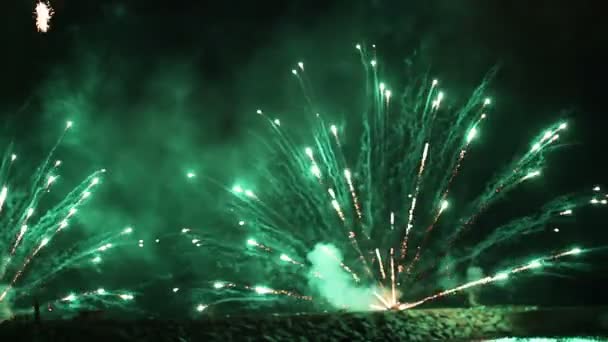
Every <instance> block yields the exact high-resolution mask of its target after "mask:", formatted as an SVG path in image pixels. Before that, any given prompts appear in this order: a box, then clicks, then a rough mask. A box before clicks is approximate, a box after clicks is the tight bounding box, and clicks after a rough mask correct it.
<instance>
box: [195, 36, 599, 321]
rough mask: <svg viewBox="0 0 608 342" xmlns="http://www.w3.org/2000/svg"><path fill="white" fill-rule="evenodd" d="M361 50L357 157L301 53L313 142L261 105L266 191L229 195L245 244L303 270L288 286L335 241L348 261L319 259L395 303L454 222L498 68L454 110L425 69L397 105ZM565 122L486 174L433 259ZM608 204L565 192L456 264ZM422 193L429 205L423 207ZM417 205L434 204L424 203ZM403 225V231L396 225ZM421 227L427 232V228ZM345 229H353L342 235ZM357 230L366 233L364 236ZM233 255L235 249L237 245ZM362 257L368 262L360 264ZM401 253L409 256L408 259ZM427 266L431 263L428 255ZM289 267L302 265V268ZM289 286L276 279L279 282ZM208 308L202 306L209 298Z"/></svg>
mask: <svg viewBox="0 0 608 342" xmlns="http://www.w3.org/2000/svg"><path fill="white" fill-rule="evenodd" d="M356 49H357V50H358V51H359V56H360V58H361V61H362V64H363V69H364V71H365V76H366V87H367V90H368V92H367V94H366V95H367V96H368V97H366V99H367V100H368V101H369V104H367V105H366V107H365V110H364V111H363V121H362V122H361V127H360V128H362V133H361V136H360V138H361V139H360V141H358V142H359V143H360V144H359V145H358V146H356V147H357V152H359V158H358V159H357V160H355V161H353V160H349V159H348V158H347V157H346V156H350V155H351V154H350V153H347V152H350V151H351V150H350V149H351V148H352V146H350V145H349V144H350V143H351V142H349V141H347V140H342V141H341V139H340V136H339V134H338V128H337V126H335V125H333V124H326V121H325V116H324V115H323V116H322V115H321V114H319V112H317V108H316V107H315V103H314V101H313V100H314V97H313V91H312V87H311V86H310V85H309V82H308V80H307V78H306V75H305V72H304V64H303V63H302V62H300V63H298V67H297V68H295V69H293V70H292V73H293V74H294V75H295V76H296V77H297V81H298V83H299V85H300V88H301V89H302V92H303V94H304V99H305V101H306V104H307V106H308V107H307V110H310V113H311V114H312V120H313V125H312V128H313V130H312V145H309V146H310V147H306V144H302V143H301V142H299V141H297V139H296V138H294V137H293V136H292V135H291V134H289V133H288V129H289V128H292V127H290V125H284V124H283V123H282V122H281V121H280V120H279V119H277V118H274V119H273V118H270V117H268V116H267V115H266V114H265V113H264V112H262V111H261V110H258V114H259V115H261V116H262V117H263V118H264V119H265V120H266V121H268V123H269V124H270V128H271V130H272V133H273V135H272V137H271V139H270V140H264V142H263V143H264V145H265V146H266V147H267V148H268V151H266V152H269V153H270V156H271V157H270V160H269V161H268V166H267V168H265V169H262V175H263V176H265V177H263V180H262V181H266V182H267V183H266V184H261V185H257V186H256V187H257V189H259V194H258V193H257V192H256V193H254V192H253V190H250V189H248V188H247V187H245V186H240V185H237V186H236V187H234V188H233V190H232V193H233V194H234V195H236V197H237V198H238V201H237V204H236V205H235V206H234V209H235V211H236V212H237V215H238V220H239V222H242V223H243V224H242V225H241V223H239V225H240V226H242V227H243V228H245V229H246V232H247V238H248V240H247V245H249V246H250V247H255V248H252V253H251V254H248V253H244V254H247V255H249V256H256V257H259V259H260V261H262V262H267V263H268V265H270V266H271V267H273V271H275V268H276V267H291V269H287V268H286V269H285V271H284V272H285V274H289V276H290V277H296V279H295V280H292V281H291V282H290V284H293V285H292V286H294V287H295V288H297V289H298V292H300V293H306V291H310V290H311V289H310V288H307V289H306V290H301V288H300V286H299V285H301V284H306V282H301V281H300V280H301V279H300V278H298V277H300V276H302V273H304V272H301V271H306V270H307V269H311V268H312V267H313V265H311V264H310V263H309V262H307V261H303V260H306V259H305V258H303V255H308V253H309V251H310V250H311V248H312V246H317V245H318V244H321V243H323V242H329V243H331V244H332V245H333V244H335V250H337V251H338V254H341V253H340V252H341V251H344V253H345V254H344V258H342V256H340V257H339V258H338V257H335V256H332V255H331V253H329V254H327V253H326V255H323V254H321V255H317V257H318V258H319V259H318V261H319V262H320V263H324V262H325V263H331V262H333V263H334V264H336V265H335V266H336V267H337V271H336V272H337V273H340V274H342V273H343V272H342V271H344V272H346V274H347V277H346V278H348V281H351V282H352V284H345V283H344V282H342V283H340V286H339V288H344V289H346V288H347V287H348V286H351V287H354V288H359V289H363V288H366V287H367V286H372V287H371V288H369V290H370V291H369V293H368V294H369V295H370V296H371V297H373V298H372V299H373V301H374V303H373V304H371V306H370V307H376V308H382V309H387V308H395V307H399V305H400V301H401V300H402V299H403V298H400V296H401V295H400V294H399V292H400V291H399V289H398V288H397V287H398V286H399V287H400V288H401V286H410V285H416V284H415V283H414V282H416V281H418V280H419V277H418V278H417V277H410V276H409V274H410V272H411V270H412V269H413V268H414V266H416V265H417V263H419V262H420V261H421V259H422V255H423V251H424V250H425V248H424V247H425V246H426V245H427V242H429V241H430V240H429V236H430V233H431V231H435V230H439V229H435V227H436V226H439V225H441V226H443V225H444V224H445V225H447V222H441V221H444V220H440V218H441V217H442V214H443V213H444V211H445V210H447V209H448V207H449V206H450V205H449V204H448V203H449V202H448V194H450V191H451V186H452V184H453V182H454V180H455V179H456V178H457V176H458V174H459V172H460V170H461V169H462V165H463V162H464V160H465V158H466V156H467V153H468V151H469V150H470V149H471V147H472V143H473V141H474V140H475V138H476V137H477V136H478V134H479V130H480V127H481V123H482V121H483V120H485V119H486V110H487V109H488V105H490V102H491V101H490V99H489V98H487V97H486V89H487V86H488V84H489V82H490V81H491V79H492V78H493V76H494V74H495V72H496V69H492V70H491V71H490V72H489V73H488V75H487V76H486V77H485V78H484V79H483V80H482V82H481V84H480V85H479V86H478V87H477V88H475V90H474V91H473V93H472V95H471V96H470V97H469V98H468V100H466V101H465V103H464V105H463V106H461V107H457V108H456V109H452V108H454V106H453V105H452V103H450V102H446V101H452V100H451V99H450V98H448V97H447V96H446V95H445V94H444V92H443V91H441V90H440V89H439V87H438V84H439V82H438V81H437V80H434V79H430V78H428V77H423V79H422V80H421V81H420V82H418V80H414V81H413V82H408V86H406V89H405V91H404V94H403V96H402V97H401V102H400V103H399V106H395V105H390V103H391V102H390V100H391V98H392V92H391V90H390V87H389V86H388V85H387V84H386V83H384V82H382V81H381V78H380V76H379V75H380V74H379V64H378V61H377V58H376V56H375V48H374V49H372V50H371V53H368V50H366V49H365V48H364V47H362V46H361V45H357V46H356ZM444 103H447V105H444ZM396 108H399V109H400V111H401V112H400V113H399V114H398V115H397V113H395V110H396ZM286 122H287V121H286ZM328 123H331V122H328ZM566 127H567V125H566V123H564V122H560V123H558V124H556V125H554V126H552V127H550V128H549V129H548V130H546V131H544V132H543V133H542V134H540V135H539V136H538V137H537V138H535V139H534V140H533V143H532V146H531V149H530V150H529V151H528V152H526V153H524V154H523V156H521V157H520V158H518V159H515V160H514V161H512V162H511V163H510V164H509V166H508V167H507V168H506V171H503V172H502V173H499V174H498V175H496V176H495V177H494V178H493V179H492V180H491V182H489V185H488V187H487V188H486V189H485V190H484V191H483V192H482V193H481V194H480V195H479V196H478V197H477V198H476V199H475V200H474V201H473V202H472V203H471V205H470V207H471V208H470V209H471V210H470V211H468V212H465V213H464V219H462V220H461V221H460V222H464V224H458V225H457V226H456V227H455V228H451V229H450V230H448V231H446V232H444V233H445V234H446V235H447V236H448V241H449V245H448V246H447V248H443V251H442V252H443V253H445V254H441V253H442V252H440V255H439V258H438V259H437V258H435V259H437V260H436V261H439V262H442V261H446V260H447V257H446V256H447V253H448V252H449V251H450V248H452V247H453V244H454V241H456V239H457V237H459V236H461V235H462V234H463V233H464V232H465V231H466V229H469V228H471V227H472V225H473V223H474V222H475V221H476V219H477V217H479V216H480V215H481V214H482V213H484V212H485V211H486V210H487V209H488V208H489V207H491V206H492V205H493V204H495V203H496V202H497V201H499V200H500V199H501V198H503V197H504V196H505V195H506V194H507V193H509V192H510V191H511V190H513V189H514V188H516V187H517V186H518V185H520V184H521V183H523V182H527V181H531V180H532V179H533V178H535V177H538V176H539V175H540V170H541V167H542V166H543V164H544V161H545V153H546V152H547V151H549V150H550V147H551V146H552V144H553V143H554V142H555V141H557V139H558V138H559V133H561V131H563V130H564V129H566ZM296 128H297V127H296ZM341 130H342V128H341ZM404 146H407V147H408V149H407V150H406V149H405V148H404ZM431 146H432V148H431ZM431 150H432V153H431ZM258 159H259V158H258ZM351 166H352V168H351ZM431 188H432V190H431ZM594 201H595V202H594ZM606 201H608V200H607V199H606V198H599V195H597V196H596V197H594V198H592V199H589V198H588V197H584V196H582V197H581V196H579V195H576V196H566V197H561V198H557V199H555V200H553V201H552V202H550V203H549V204H547V205H546V206H544V207H543V208H542V209H541V210H540V211H539V212H538V213H535V214H531V215H528V216H524V217H521V218H516V219H514V220H511V221H510V222H507V223H506V224H502V225H499V226H498V227H497V228H495V229H494V230H493V231H492V232H491V233H489V234H486V235H487V237H485V238H484V239H483V240H482V241H479V242H478V243H477V244H474V245H473V246H472V248H470V249H468V250H463V252H464V253H463V254H460V255H458V258H456V259H455V260H454V261H453V263H452V266H456V265H458V264H460V263H463V262H465V261H471V260H473V261H476V259H478V258H480V256H481V255H482V254H483V253H485V252H487V251H489V250H491V249H493V248H495V247H497V246H498V245H504V244H507V243H510V242H513V241H516V240H517V239H518V238H520V237H522V236H526V235H529V234H533V233H538V232H539V231H540V230H542V229H544V227H545V226H546V224H547V223H549V222H551V221H552V220H553V219H556V218H558V217H560V216H568V215H572V213H573V210H574V209H576V208H578V207H580V206H581V205H583V204H589V203H590V204H592V205H593V204H597V205H601V204H605V203H604V202H606ZM424 202H428V204H429V205H427V206H426V207H425V205H424ZM404 204H405V205H404ZM421 208H424V209H426V210H428V211H429V213H424V212H421V210H422V209H421ZM461 217H462V216H461ZM387 218H388V220H387ZM387 221H388V222H387ZM337 225H340V226H341V227H337ZM395 226H397V227H399V228H400V227H404V228H405V229H404V230H401V229H397V230H395ZM419 226H420V227H423V228H424V227H426V229H423V230H419V229H418V227H419ZM338 228H340V229H338ZM343 229H344V230H345V231H346V234H343ZM360 236H364V237H365V238H366V239H361V240H358V237H360ZM211 239H213V238H211ZM414 240H415V241H414ZM258 241H259V242H258ZM413 242H416V243H417V244H416V247H417V249H416V253H415V255H414V256H413V258H410V257H409V256H408V260H405V259H406V256H407V249H408V244H411V243H413ZM236 248H242V246H241V247H236ZM227 249H229V248H227ZM315 249H316V247H315ZM395 251H396V252H395ZM573 251H578V250H576V249H575V250H572V251H569V252H564V253H561V254H555V255H553V256H549V257H547V258H544V259H542V260H541V261H538V262H540V263H541V264H542V263H544V262H545V263H546V262H548V261H551V260H557V259H559V258H561V257H563V256H566V255H574V254H578V253H575V252H573ZM226 252H227V253H235V252H233V251H229V250H227V251H226ZM364 252H365V253H364ZM236 253H238V251H237V252H236ZM241 253H242V251H241ZM383 253H384V254H385V257H387V255H386V254H388V258H389V259H388V260H385V261H383V256H382V254H383ZM395 253H396V254H395ZM242 254H243V253H242ZM279 255H280V257H279ZM367 258H370V260H371V264H372V265H373V264H374V263H375V262H376V261H377V262H378V267H377V268H376V267H375V266H376V265H373V266H374V271H373V272H372V270H371V268H370V267H369V266H368V260H367ZM396 258H398V259H396ZM357 259H358V260H360V261H361V262H360V263H358V262H356V261H357ZM444 259H445V260H444ZM425 260H426V259H425ZM308 261H310V259H309V260H308ZM399 261H401V262H399ZM405 261H407V262H409V265H405V263H404V262H405ZM431 262H434V260H431ZM406 266H408V267H407V270H408V272H407V273H406V275H404V276H400V275H399V273H402V272H403V271H404V270H406V268H405V267H406ZM537 266H538V265H537V263H532V264H529V265H524V266H520V267H516V268H513V269H511V270H510V271H507V272H503V273H500V274H497V275H496V276H494V277H485V278H481V279H479V280H477V281H475V282H471V283H466V284H464V285H461V286H459V287H456V288H454V289H450V290H445V291H442V292H440V293H437V294H435V295H432V296H427V297H424V296H422V295H423V294H422V293H413V292H411V291H407V296H408V299H413V298H422V299H421V300H414V301H412V302H411V303H406V304H401V306H400V308H402V309H407V308H411V307H414V306H418V305H421V304H423V303H425V302H428V301H430V300H434V299H438V298H440V297H443V296H446V295H449V294H452V293H457V292H459V291H463V290H466V289H468V288H471V287H475V286H481V285H486V284H491V283H494V282H496V281H498V280H504V279H505V276H508V275H510V274H516V273H520V272H523V271H525V270H529V269H532V268H536V267H537ZM389 267H390V269H389ZM424 267H428V265H427V264H424ZM335 269H336V268H333V269H332V270H335ZM293 270H297V271H296V272H295V273H294V272H292V271H293ZM361 271H365V272H366V273H367V275H369V276H370V277H369V279H361V278H360V277H359V276H358V272H361ZM427 271H428V270H427ZM310 273H311V272H309V274H310ZM396 273H397V274H396ZM435 275H437V273H435ZM331 276H332V275H328V274H322V272H321V273H318V274H316V275H315V277H317V278H318V281H321V282H323V281H325V282H326V286H329V282H330V278H331ZM350 278H352V279H350ZM389 278H390V289H388V282H389ZM290 279H291V278H290ZM308 280H309V281H310V278H309V279H308ZM281 281H283V279H281ZM385 283H386V284H385ZM402 283H403V284H402ZM315 284H319V283H318V282H315ZM385 285H386V286H387V289H386V291H385V289H384V286H385ZM284 286H285V285H284V284H282V285H279V284H277V287H284ZM341 286H344V287H341ZM273 291H274V290H271V289H269V290H268V291H262V292H263V293H259V292H257V291H254V292H256V293H257V294H258V295H259V294H265V293H267V294H271V293H274V292H273ZM285 291H287V290H285ZM246 292H247V291H246ZM249 292H251V291H249ZM288 292H291V290H289V291H288ZM294 293H297V292H295V291H294ZM327 293H334V294H335V293H336V292H335V291H334V292H332V291H328V292H326V294H327ZM326 294H322V295H321V296H320V297H315V299H317V300H319V299H321V300H326V301H327V303H330V304H332V305H334V306H335V307H340V305H338V306H336V304H335V303H338V302H340V301H339V300H338V301H334V300H332V298H328V297H327V296H326ZM339 295H340V294H338V296H339ZM246 297H247V296H246V295H244V297H243V298H241V297H238V299H235V300H238V301H247V298H246ZM321 297H322V298H321ZM231 298H233V297H231ZM231 298H229V299H227V301H230V300H232V299H231ZM254 298H255V300H259V298H257V297H254ZM295 298H298V297H295ZM374 298H375V299H374ZM220 301H221V300H220ZM208 302H210V301H208ZM201 305H202V304H201ZM209 305H211V304H209ZM202 307H203V310H204V309H205V308H206V307H207V306H205V305H202Z"/></svg>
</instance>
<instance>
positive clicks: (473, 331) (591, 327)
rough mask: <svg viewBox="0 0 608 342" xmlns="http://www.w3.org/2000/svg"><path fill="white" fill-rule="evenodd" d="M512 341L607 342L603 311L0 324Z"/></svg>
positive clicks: (160, 335) (175, 333) (162, 337)
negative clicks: (577, 341) (578, 341)
mask: <svg viewBox="0 0 608 342" xmlns="http://www.w3.org/2000/svg"><path fill="white" fill-rule="evenodd" d="M512 336H517V337H535V336H560V337H564V336H594V337H598V336H606V339H607V340H608V308H607V307H597V308H585V307H565V308H536V307H479V308H472V309H429V310H410V311H403V312H374V313H360V314H354V313H344V314H336V313H334V314H316V315H310V314H303V315H289V316H266V317H252V316H243V317H224V318H211V317H209V318H207V319H201V320H197V321H166V320H165V321H157V320H148V321H112V320H104V319H100V318H99V317H98V316H95V317H94V318H79V319H75V320H72V321H41V322H33V321H29V322H27V321H21V322H19V321H11V322H5V323H3V324H1V325H0V341H58V342H59V341H88V342H95V341H219V340H223V341H234V340H236V341H256V340H266V341H326V340H334V341H335V340H344V341H346V340H351V341H399V340H400V341H406V340H407V341H431V340H451V341H457V340H458V341H466V340H473V339H479V338H498V337H512Z"/></svg>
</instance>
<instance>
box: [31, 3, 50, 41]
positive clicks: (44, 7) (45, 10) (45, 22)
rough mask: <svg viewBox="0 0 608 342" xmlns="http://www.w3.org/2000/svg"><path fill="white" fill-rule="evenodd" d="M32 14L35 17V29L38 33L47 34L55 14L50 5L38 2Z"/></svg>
mask: <svg viewBox="0 0 608 342" xmlns="http://www.w3.org/2000/svg"><path fill="white" fill-rule="evenodd" d="M34 14H35V16H36V29H37V30H38V32H45V33H46V32H48V30H49V29H50V28H51V18H53V15H54V14H55V11H54V10H53V7H51V4H50V3H49V2H48V1H47V2H42V1H39V2H38V3H36V9H35V11H34Z"/></svg>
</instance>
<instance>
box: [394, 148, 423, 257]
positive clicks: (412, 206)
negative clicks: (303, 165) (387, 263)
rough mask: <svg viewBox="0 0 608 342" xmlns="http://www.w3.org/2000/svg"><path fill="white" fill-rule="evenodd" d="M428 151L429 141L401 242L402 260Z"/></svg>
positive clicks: (421, 161)
mask: <svg viewBox="0 0 608 342" xmlns="http://www.w3.org/2000/svg"><path fill="white" fill-rule="evenodd" d="M428 152H429V143H426V144H424V152H422V158H421V159H420V169H419V170H418V176H417V177H416V178H417V179H416V188H415V190H414V195H413V196H412V204H411V206H410V210H409V213H408V219H407V225H406V228H405V237H404V238H403V242H402V243H401V260H403V259H405V257H406V255H407V243H408V238H409V234H410V230H411V229H412V228H413V224H412V222H413V221H414V210H416V200H417V199H418V194H419V193H420V181H421V179H422V173H423V172H424V165H425V163H426V158H427V156H428Z"/></svg>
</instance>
